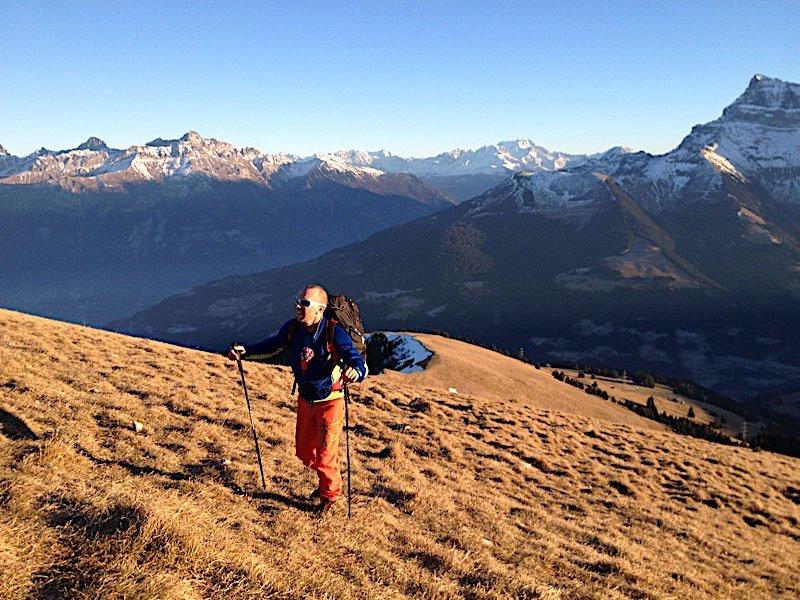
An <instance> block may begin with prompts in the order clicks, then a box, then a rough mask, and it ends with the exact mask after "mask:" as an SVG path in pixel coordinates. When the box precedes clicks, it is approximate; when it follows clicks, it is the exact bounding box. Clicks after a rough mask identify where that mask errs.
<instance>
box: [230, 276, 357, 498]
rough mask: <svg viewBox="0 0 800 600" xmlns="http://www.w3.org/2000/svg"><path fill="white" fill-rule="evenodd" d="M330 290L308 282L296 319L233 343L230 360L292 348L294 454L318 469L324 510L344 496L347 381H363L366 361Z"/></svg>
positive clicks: (296, 303) (297, 303)
mask: <svg viewBox="0 0 800 600" xmlns="http://www.w3.org/2000/svg"><path fill="white" fill-rule="evenodd" d="M327 305H328V293H327V291H326V290H325V288H323V287H322V286H320V285H307V286H306V287H305V288H303V289H302V291H301V292H300V293H299V294H298V295H297V298H295V300H294V308H295V318H294V319H290V320H288V321H286V323H284V324H283V326H281V328H280V329H279V330H278V332H277V333H276V334H275V335H272V336H270V337H268V338H266V339H265V340H262V341H260V342H258V343H256V344H252V345H249V346H241V345H239V344H232V345H231V347H230V349H229V350H228V358H230V359H232V360H237V359H239V358H241V356H242V355H243V354H249V355H250V356H256V355H259V354H270V353H274V352H275V351H277V350H279V349H281V348H284V347H289V350H290V356H291V367H292V371H293V373H294V377H295V382H296V384H297V387H298V391H299V394H298V397H297V424H296V428H295V453H296V454H297V457H298V458H299V459H300V460H301V461H302V462H303V464H304V465H306V466H307V467H309V468H311V469H313V470H314V471H316V473H317V476H318V478H319V485H318V487H317V489H316V490H315V491H314V492H313V493H312V494H311V495H310V496H309V498H315V497H317V496H319V500H320V503H319V510H320V511H321V512H322V513H326V512H328V511H329V510H330V509H331V508H333V506H334V505H335V503H336V501H337V500H339V498H340V496H341V495H342V476H341V471H340V457H339V438H340V436H341V433H342V426H343V423H344V415H345V406H344V392H343V389H344V385H343V383H353V382H356V381H363V380H364V377H366V375H367V367H366V364H365V363H364V359H363V358H362V357H361V354H359V352H358V350H357V349H356V348H355V346H354V345H353V341H352V339H351V338H350V335H348V334H347V332H346V331H345V330H344V329H343V328H342V327H341V326H340V325H338V324H336V325H335V327H331V325H333V323H332V322H330V319H329V317H328V316H327V315H326V314H325V308H326V307H327Z"/></svg>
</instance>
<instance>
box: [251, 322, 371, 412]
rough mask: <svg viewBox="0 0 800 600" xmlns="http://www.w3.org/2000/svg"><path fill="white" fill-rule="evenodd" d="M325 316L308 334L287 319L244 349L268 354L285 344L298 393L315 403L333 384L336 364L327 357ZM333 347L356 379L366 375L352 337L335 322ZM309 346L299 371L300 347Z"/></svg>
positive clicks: (301, 327) (330, 389) (322, 398)
mask: <svg viewBox="0 0 800 600" xmlns="http://www.w3.org/2000/svg"><path fill="white" fill-rule="evenodd" d="M327 323H328V317H327V316H324V317H322V321H320V322H319V325H318V326H317V330H316V331H315V332H314V333H313V334H310V333H308V332H306V330H305V328H304V327H303V326H302V325H301V324H300V323H298V322H297V321H296V320H295V319H289V320H288V321H286V323H284V324H283V325H282V326H281V328H280V329H279V330H278V332H277V333H276V334H275V335H271V336H270V337H268V338H266V339H264V340H262V341H260V342H258V343H256V344H252V345H250V346H246V347H245V349H246V350H247V353H248V354H250V355H258V354H269V353H272V352H275V351H276V350H279V349H280V348H284V347H286V346H289V349H290V356H291V363H290V364H291V366H292V371H293V372H294V377H295V380H296V381H297V385H298V389H299V390H300V395H301V396H302V397H303V398H304V399H306V400H308V401H309V402H316V401H320V400H324V399H325V398H327V397H328V396H329V395H330V393H331V391H332V388H333V386H334V384H335V383H336V382H335V381H333V379H332V377H331V375H332V373H333V368H334V367H335V366H336V364H335V363H334V362H333V359H332V358H331V356H330V353H329V352H328V348H327V343H326V342H327V340H326V339H325V337H326V336H325V330H326V325H327ZM292 329H293V330H294V333H293V334H292V336H291V337H292V339H291V343H290V340H289V332H290V330H292ZM333 346H334V348H335V349H336V354H337V355H338V356H339V358H340V359H341V360H342V361H344V363H345V364H346V365H347V366H348V367H353V368H354V369H355V370H356V371H358V374H359V378H358V381H363V380H364V377H366V375H367V367H366V365H365V364H364V359H363V358H362V357H361V354H359V352H358V350H356V348H355V346H353V340H352V339H350V336H349V335H348V334H347V332H346V331H345V330H344V329H342V327H340V326H339V325H336V328H335V329H334V330H333ZM306 347H308V348H310V349H311V351H312V352H313V357H312V358H311V360H310V361H309V362H308V366H307V367H306V369H305V372H304V371H303V369H302V367H301V359H302V353H303V348H306Z"/></svg>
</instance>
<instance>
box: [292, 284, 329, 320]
mask: <svg viewBox="0 0 800 600" xmlns="http://www.w3.org/2000/svg"><path fill="white" fill-rule="evenodd" d="M297 299H298V300H300V299H306V300H309V301H310V302H311V305H310V306H300V305H299V304H297V302H295V305H294V315H295V318H296V319H297V320H298V322H300V323H301V324H303V325H306V326H307V327H311V326H312V325H316V324H317V323H319V322H320V321H321V320H322V313H323V312H325V305H324V304H323V302H324V298H323V297H322V294H321V293H320V291H319V290H317V289H311V290H308V289H306V290H301V292H300V293H299V294H297Z"/></svg>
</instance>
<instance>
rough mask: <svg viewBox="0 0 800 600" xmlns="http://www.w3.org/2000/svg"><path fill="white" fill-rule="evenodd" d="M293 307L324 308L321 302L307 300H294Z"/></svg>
mask: <svg viewBox="0 0 800 600" xmlns="http://www.w3.org/2000/svg"><path fill="white" fill-rule="evenodd" d="M294 305H295V306H298V307H300V306H302V307H303V308H308V307H309V306H312V305H315V306H325V304H323V303H322V302H317V301H316V300H309V299H308V298H295V299H294Z"/></svg>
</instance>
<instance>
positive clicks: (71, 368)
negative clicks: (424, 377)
mask: <svg viewBox="0 0 800 600" xmlns="http://www.w3.org/2000/svg"><path fill="white" fill-rule="evenodd" d="M0 334H2V342H1V343H0V409H1V410H2V412H0V417H2V433H1V434H0V572H2V573H3V577H2V578H0V597H3V598H19V597H24V596H26V595H29V596H30V597H83V598H97V597H111V598H113V597H118V598H123V597H124V598H135V597H138V598H204V597H237V598H238V597H259V598H264V597H286V598H288V597H305V598H314V597H316V598H324V597H358V598H367V597H369V598H398V597H408V596H412V597H428V598H435V597H439V598H446V597H474V598H508V597H517V598H536V597H542V598H573V597H598V598H615V597H693V598H698V597H737V598H747V597H753V598H755V597H759V598H763V597H781V596H783V597H787V598H788V597H796V595H797V594H798V592H800V576H799V575H798V571H800V533H799V532H800V525H799V523H800V506H798V503H800V474H799V473H800V469H799V468H798V467H800V461H798V460H795V459H791V458H786V457H781V456H777V455H772V454H768V453H753V452H751V451H749V450H745V449H741V448H734V447H726V446H718V445H713V444H710V443H707V442H704V441H701V440H695V439H691V438H686V437H679V436H676V435H674V434H671V433H668V432H663V431H657V430H648V429H645V428H644V427H639V426H636V425H632V424H630V423H629V424H625V423H618V422H613V421H612V420H604V419H593V418H589V417H586V416H579V415H577V414H565V413H559V412H556V411H552V410H545V409H543V408H541V407H537V406H536V405H535V404H534V403H529V398H528V396H517V395H516V392H514V395H511V394H510V395H509V397H508V398H506V399H504V400H502V401H498V399H497V398H496V397H481V396H478V395H475V396H472V395H469V394H467V393H466V390H467V389H468V385H469V384H468V383H466V382H465V383H464V384H461V383H459V382H457V381H455V382H453V383H451V385H454V387H460V388H462V389H463V390H464V392H462V393H459V394H458V395H456V396H454V395H453V394H449V393H447V392H446V390H442V389H440V388H438V387H431V388H427V389H424V388H420V387H412V386H410V385H408V384H407V383H403V382H402V381H403V380H402V379H399V378H395V377H386V378H384V377H376V378H374V379H373V380H372V381H370V382H369V383H368V384H365V385H364V386H363V389H362V390H361V392H360V394H358V396H359V397H358V398H357V399H356V402H355V403H354V405H353V408H352V420H353V422H354V425H355V435H354V436H353V445H354V458H353V474H354V490H355V493H356V497H355V505H354V517H353V519H352V520H351V521H349V522H347V521H346V520H345V519H344V518H342V517H341V516H340V517H333V518H330V519H325V520H324V521H321V522H320V521H319V520H317V519H316V518H315V517H313V516H312V515H311V514H310V513H309V512H308V510H307V504H306V502H305V501H304V500H302V496H303V495H305V494H307V493H308V492H309V491H310V490H311V489H312V488H313V481H312V479H311V478H310V477H309V475H308V474H305V473H303V472H302V470H301V467H300V464H299V462H298V461H297V460H296V459H295V458H294V456H293V448H292V429H293V409H292V407H293V403H292V400H291V398H290V396H289V387H290V379H289V376H288V373H287V371H286V369H283V368H277V367H271V366H267V365H256V364H250V365H247V371H248V384H249V386H250V389H251V390H252V392H251V394H252V396H253V400H254V404H255V415H256V417H257V419H258V423H259V431H260V434H261V437H262V439H263V440H264V445H263V454H264V459H265V470H266V472H267V475H268V478H269V480H268V490H267V491H266V492H261V491H258V488H257V470H256V467H255V464H254V460H253V454H254V453H253V448H252V440H251V438H250V435H249V431H248V428H247V414H246V410H245V409H244V406H243V400H242V397H241V390H240V388H239V386H238V385H237V376H236V372H235V370H234V366H233V365H232V364H231V363H230V362H228V361H226V360H225V359H224V358H223V357H221V356H216V355H212V354H207V353H201V352H197V351H192V350H187V349H182V348H178V347H174V346H169V345H165V344H160V343H155V342H150V341H146V340H138V339H134V338H129V337H124V336H120V335H115V334H109V333H105V332H102V331H98V330H92V329H87V328H82V327H79V326H75V325H67V324H62V323H57V322H53V321H48V320H45V319H40V318H34V317H29V316H25V315H21V314H19V313H13V312H8V311H0ZM409 381H412V380H411V379H409ZM532 381H533V383H532V385H531V395H530V397H531V398H533V397H536V396H537V394H536V392H537V391H539V390H540V388H539V385H540V382H539V381H537V380H532ZM543 383H544V382H542V384H543ZM549 383H550V382H548V384H549ZM555 383H557V382H555ZM509 389H515V388H513V386H510V388H509ZM542 389H543V388H542ZM571 392H572V390H566V391H565V392H564V393H571ZM574 394H575V395H574V396H573V398H574V402H575V406H576V408H575V409H574V410H573V411H572V412H573V413H577V412H580V409H579V408H577V407H578V406H580V405H581V404H582V403H584V402H585V401H586V395H585V394H583V393H582V392H580V391H578V390H575V391H574ZM540 396H542V397H544V396H546V394H545V393H544V392H543V393H542V394H540ZM592 400H594V399H593V398H592ZM134 418H135V419H137V420H139V421H141V422H143V423H144V424H145V430H144V431H143V432H142V433H139V434H136V433H135V432H134V431H133V430H132V429H130V428H129V423H130V422H131V421H132V420H133V419H134ZM226 460H229V461H230V464H226V462H225V461H226ZM251 492H255V493H251Z"/></svg>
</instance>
